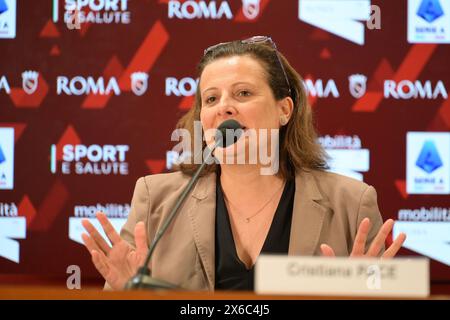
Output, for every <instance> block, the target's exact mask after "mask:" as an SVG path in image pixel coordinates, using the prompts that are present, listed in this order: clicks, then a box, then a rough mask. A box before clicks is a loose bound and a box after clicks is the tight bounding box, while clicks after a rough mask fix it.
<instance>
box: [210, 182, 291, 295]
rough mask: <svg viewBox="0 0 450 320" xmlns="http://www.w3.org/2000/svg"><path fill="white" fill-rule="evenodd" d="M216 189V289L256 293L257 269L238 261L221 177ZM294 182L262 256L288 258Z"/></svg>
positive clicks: (283, 197)
mask: <svg viewBox="0 0 450 320" xmlns="http://www.w3.org/2000/svg"><path fill="white" fill-rule="evenodd" d="M217 176H218V178H217V184H216V185H217V187H216V240H215V241H216V252H215V257H216V266H215V268H216V277H215V279H216V280H215V288H216V289H222V290H247V291H253V290H254V279H253V278H254V266H252V268H251V269H250V270H248V269H247V268H246V266H245V264H244V263H243V262H242V261H241V260H240V259H239V257H238V255H237V251H236V245H235V243H234V238H233V233H232V231H231V224H230V217H229V216H228V210H227V207H226V205H225V201H224V196H223V191H222V186H221V184H220V177H219V175H217ZM294 194H295V180H294V179H292V180H289V181H287V182H286V185H285V186H284V190H283V194H282V195H281V199H280V202H279V203H278V207H277V210H276V212H275V215H274V217H273V220H272V224H271V226H270V229H269V232H268V234H267V237H266V240H265V241H264V245H263V247H262V249H261V253H266V254H267V253H277V254H287V253H288V249H289V237H290V234H291V222H292V208H293V205H294Z"/></svg>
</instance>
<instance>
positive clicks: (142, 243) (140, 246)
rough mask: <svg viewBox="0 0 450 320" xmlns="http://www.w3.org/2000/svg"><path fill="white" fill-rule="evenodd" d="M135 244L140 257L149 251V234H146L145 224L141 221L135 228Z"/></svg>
mask: <svg viewBox="0 0 450 320" xmlns="http://www.w3.org/2000/svg"><path fill="white" fill-rule="evenodd" d="M134 242H135V243H136V251H137V253H138V255H139V256H141V255H144V256H145V254H146V252H147V250H148V244H147V234H146V232H145V224H144V222H142V221H140V222H138V223H136V226H135V227H134Z"/></svg>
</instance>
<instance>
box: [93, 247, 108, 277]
mask: <svg viewBox="0 0 450 320" xmlns="http://www.w3.org/2000/svg"><path fill="white" fill-rule="evenodd" d="M91 255H92V262H93V263H94V266H95V268H96V269H97V270H98V272H100V274H101V275H102V277H103V278H104V279H105V280H107V278H108V276H109V266H108V263H107V260H106V256H105V254H104V253H103V252H101V251H97V250H92V251H91Z"/></svg>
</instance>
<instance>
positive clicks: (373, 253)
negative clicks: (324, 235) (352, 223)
mask: <svg viewBox="0 0 450 320" xmlns="http://www.w3.org/2000/svg"><path fill="white" fill-rule="evenodd" d="M393 226H394V220H392V219H389V220H387V221H386V222H385V223H384V224H383V226H382V227H381V228H380V231H378V234H377V235H376V237H375V239H373V242H372V244H371V246H370V248H369V250H368V251H367V252H364V251H365V247H366V241H367V235H368V234H369V230H370V220H369V218H364V219H363V221H361V224H360V225H359V228H358V232H357V233H356V238H355V242H354V243H353V250H352V252H351V254H350V257H366V258H368V257H378V255H379V253H380V250H381V248H383V245H384V242H385V240H386V238H387V236H388V235H389V233H390V232H391V230H392V227H393ZM405 240H406V234H404V233H400V234H399V235H398V237H397V238H396V239H395V240H394V242H393V243H392V244H391V245H390V246H389V248H387V249H386V251H385V252H384V253H383V255H382V256H381V258H392V257H394V256H395V255H396V254H397V252H398V250H399V249H400V248H401V246H402V245H403V242H405ZM320 250H321V251H322V255H323V256H325V257H334V256H335V253H334V250H333V249H332V248H331V247H330V246H329V245H327V244H322V245H321V246H320Z"/></svg>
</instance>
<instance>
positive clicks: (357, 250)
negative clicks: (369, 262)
mask: <svg viewBox="0 0 450 320" xmlns="http://www.w3.org/2000/svg"><path fill="white" fill-rule="evenodd" d="M369 230H370V219H369V218H364V219H363V220H362V221H361V223H360V224H359V227H358V232H357V233H356V237H355V242H354V243H353V249H352V253H351V254H350V256H351V257H359V256H363V255H364V251H365V248H366V241H367V235H368V234H369Z"/></svg>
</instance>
